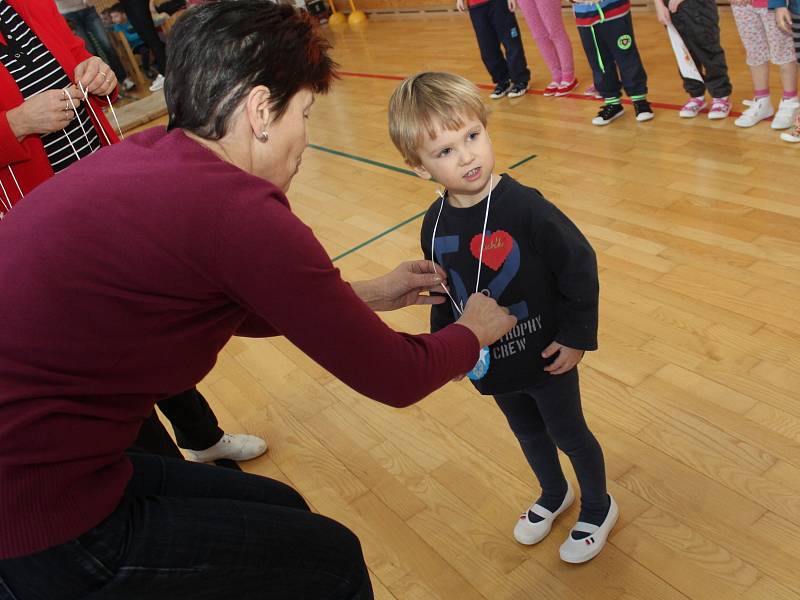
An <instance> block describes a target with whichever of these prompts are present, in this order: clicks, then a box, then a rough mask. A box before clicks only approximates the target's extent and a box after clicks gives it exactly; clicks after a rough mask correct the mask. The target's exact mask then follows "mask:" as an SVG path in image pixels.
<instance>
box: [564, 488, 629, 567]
mask: <svg viewBox="0 0 800 600" xmlns="http://www.w3.org/2000/svg"><path fill="white" fill-rule="evenodd" d="M608 498H609V500H610V506H609V507H608V514H607V515H606V518H605V521H603V523H602V525H592V524H591V523H585V522H583V521H578V522H577V523H575V527H573V528H572V531H578V532H581V533H588V534H589V535H588V536H587V537H585V538H582V539H579V540H576V539H575V538H573V537H572V531H571V532H570V534H569V536H568V537H567V539H566V541H565V542H564V543H563V544H561V548H560V550H559V554H560V555H561V560H563V561H564V562H568V563H573V564H579V563H584V562H586V561H589V560H592V559H593V558H594V557H595V556H597V555H598V554H600V551H601V550H602V549H603V548H604V547H605V545H606V541H607V540H608V535H609V534H610V533H611V530H612V529H613V528H614V525H615V524H616V522H617V519H618V518H619V507H618V506H617V503H616V502H614V498H613V497H612V496H611V494H609V495H608Z"/></svg>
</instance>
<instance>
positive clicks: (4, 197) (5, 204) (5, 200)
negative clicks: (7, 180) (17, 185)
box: [0, 181, 11, 210]
mask: <svg viewBox="0 0 800 600" xmlns="http://www.w3.org/2000/svg"><path fill="white" fill-rule="evenodd" d="M0 190H2V192H3V195H2V196H1V197H0V200H2V201H3V208H5V209H6V210H11V198H10V197H9V195H8V192H6V186H4V185H3V182H2V181H0Z"/></svg>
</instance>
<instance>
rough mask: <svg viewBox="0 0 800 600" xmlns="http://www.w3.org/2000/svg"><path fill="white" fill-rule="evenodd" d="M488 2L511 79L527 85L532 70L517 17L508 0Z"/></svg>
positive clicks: (491, 0)
mask: <svg viewBox="0 0 800 600" xmlns="http://www.w3.org/2000/svg"><path fill="white" fill-rule="evenodd" d="M487 4H488V6H489V14H490V15H491V19H492V22H493V24H494V29H495V31H496V32H497V37H498V38H499V39H500V41H501V42H502V44H503V47H504V48H505V50H506V63H507V64H508V72H509V75H510V76H511V81H513V82H514V83H519V84H526V85H527V83H528V82H529V81H530V80H531V72H530V71H529V70H528V62H527V61H526V60H525V50H524V49H523V47H522V38H521V37H520V34H519V24H517V17H515V16H514V13H512V12H511V11H510V10H508V2H507V0H490V1H489V2H488V3H487Z"/></svg>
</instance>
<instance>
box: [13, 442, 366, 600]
mask: <svg viewBox="0 0 800 600" xmlns="http://www.w3.org/2000/svg"><path fill="white" fill-rule="evenodd" d="M130 459H131V462H132V463H133V477H132V479H131V482H130V485H129V486H128V489H127V490H126V492H125V495H124V496H123V499H122V501H121V503H120V505H119V506H118V508H117V509H116V510H115V511H114V512H113V513H112V514H111V516H109V517H108V518H107V519H105V520H104V521H102V522H101V523H100V524H99V525H98V526H97V527H95V528H94V529H91V530H90V531H88V532H87V533H85V534H83V535H82V536H80V537H79V538H77V539H74V540H71V541H69V542H67V543H65V544H62V545H60V546H56V547H55V548H51V549H49V550H45V551H43V552H39V553H37V554H33V555H30V556H26V557H22V558H15V559H8V560H0V600H11V599H14V600H42V599H47V600H79V599H86V600H162V599H164V598H169V599H170V600H182V599H187V600H189V599H191V600H218V599H219V598H242V599H244V598H247V599H252V600H257V599H264V600H266V599H269V600H302V599H308V600H312V599H313V600H322V599H331V600H333V599H337V600H338V599H341V600H345V599H347V600H368V599H370V598H372V597H373V596H372V587H371V584H370V581H369V575H368V573H367V567H366V564H365V563H364V557H363V554H362V552H361V545H360V544H359V541H358V538H357V537H356V536H355V535H354V534H353V533H352V532H351V531H349V530H348V529H347V528H346V527H344V526H343V525H340V524H339V523H337V522H336V521H333V520H331V519H329V518H327V517H324V516H322V515H317V514H314V513H312V512H311V511H310V510H309V509H308V505H307V504H306V503H305V501H304V500H303V498H302V497H301V496H300V495H299V494H298V493H297V492H296V491H295V490H293V489H292V488H291V487H289V486H287V485H285V484H283V483H281V482H279V481H274V480H272V479H267V478H265V477H259V476H257V475H249V474H246V473H240V472H236V471H229V470H227V469H219V468H217V467H211V466H208V465H202V464H197V463H190V462H186V461H182V460H177V459H171V458H165V457H161V456H152V455H146V454H139V455H135V454H132V455H130Z"/></svg>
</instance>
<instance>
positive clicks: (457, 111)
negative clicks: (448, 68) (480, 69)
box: [389, 71, 488, 167]
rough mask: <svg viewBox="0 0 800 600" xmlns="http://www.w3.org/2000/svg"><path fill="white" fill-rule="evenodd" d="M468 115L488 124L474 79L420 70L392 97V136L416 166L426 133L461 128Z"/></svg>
mask: <svg viewBox="0 0 800 600" xmlns="http://www.w3.org/2000/svg"><path fill="white" fill-rule="evenodd" d="M469 117H475V118H477V119H479V120H480V122H481V123H483V125H484V127H485V126H486V119H487V117H488V111H487V109H486V106H485V105H484V103H483V100H481V95H480V92H479V91H478V88H476V87H475V85H474V84H472V82H470V81H468V80H467V79H464V78H463V77H461V76H460V75H454V74H452V73H434V72H430V71H429V72H425V73H417V74H416V75H412V76H411V77H409V78H408V79H406V80H405V81H403V83H401V84H400V86H399V87H398V88H397V89H396V90H395V91H394V94H392V99H391V100H389V135H390V136H391V138H392V142H394V145H395V146H397V149H398V150H399V151H400V154H402V155H403V158H405V159H406V162H408V164H410V165H411V166H414V167H417V166H419V165H420V164H421V162H422V161H421V160H420V157H419V152H418V149H419V147H420V146H421V144H422V136H423V135H425V134H427V135H428V136H430V137H431V138H433V137H435V136H436V133H437V131H436V129H437V127H442V128H444V129H451V130H452V129H459V128H460V127H463V126H464V119H465V118H469Z"/></svg>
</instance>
